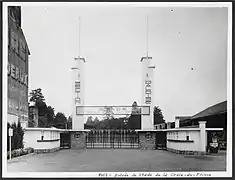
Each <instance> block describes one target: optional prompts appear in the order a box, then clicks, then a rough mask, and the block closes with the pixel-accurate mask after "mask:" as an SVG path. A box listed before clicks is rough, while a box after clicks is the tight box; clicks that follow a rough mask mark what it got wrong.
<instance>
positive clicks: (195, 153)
mask: <svg viewBox="0 0 235 180" xmlns="http://www.w3.org/2000/svg"><path fill="white" fill-rule="evenodd" d="M167 151H169V152H173V153H177V154H183V155H206V154H208V153H207V152H203V151H184V150H177V149H171V148H167Z"/></svg>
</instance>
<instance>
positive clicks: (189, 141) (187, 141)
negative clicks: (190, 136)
mask: <svg viewBox="0 0 235 180" xmlns="http://www.w3.org/2000/svg"><path fill="white" fill-rule="evenodd" d="M167 141H171V142H186V143H193V142H194V140H180V139H167Z"/></svg>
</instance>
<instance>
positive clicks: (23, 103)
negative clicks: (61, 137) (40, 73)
mask: <svg viewBox="0 0 235 180" xmlns="http://www.w3.org/2000/svg"><path fill="white" fill-rule="evenodd" d="M29 55H30V52H29V48H28V45H27V42H26V39H25V36H24V33H23V31H22V28H21V8H20V7H19V6H9V7H8V111H7V112H8V117H7V118H8V119H7V121H8V122H9V123H10V124H12V123H14V122H16V123H17V122H18V121H19V122H21V125H22V127H27V122H28V75H29V73H28V60H29Z"/></svg>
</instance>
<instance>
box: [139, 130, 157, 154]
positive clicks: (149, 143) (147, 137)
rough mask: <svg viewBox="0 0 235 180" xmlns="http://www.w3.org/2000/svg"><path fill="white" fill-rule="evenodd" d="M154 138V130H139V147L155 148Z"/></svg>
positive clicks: (142, 148) (145, 148)
mask: <svg viewBox="0 0 235 180" xmlns="http://www.w3.org/2000/svg"><path fill="white" fill-rule="evenodd" d="M155 138H156V133H155V132H139V148H140V149H141V150H154V149H156V145H155Z"/></svg>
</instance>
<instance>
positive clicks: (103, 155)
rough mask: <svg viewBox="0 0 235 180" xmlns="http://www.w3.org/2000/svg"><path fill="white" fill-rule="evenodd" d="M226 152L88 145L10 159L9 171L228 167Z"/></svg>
mask: <svg viewBox="0 0 235 180" xmlns="http://www.w3.org/2000/svg"><path fill="white" fill-rule="evenodd" d="M225 170H226V153H225V152H219V153H218V154H214V155H207V156H183V155H179V154H175V153H171V152H167V151H163V150H147V151H142V150H139V149H113V150H112V149H87V150H71V149H69V150H60V151H58V152H54V153H46V154H33V155H26V156H22V157H18V158H15V159H12V160H10V161H8V163H7V171H8V172H134V171H136V172H140V171H141V172H163V171H164V172H166V171H225Z"/></svg>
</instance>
